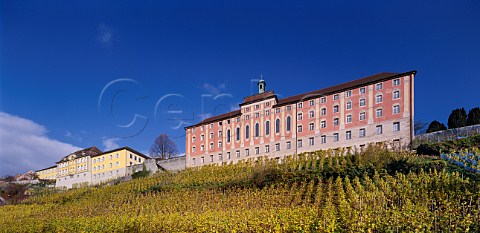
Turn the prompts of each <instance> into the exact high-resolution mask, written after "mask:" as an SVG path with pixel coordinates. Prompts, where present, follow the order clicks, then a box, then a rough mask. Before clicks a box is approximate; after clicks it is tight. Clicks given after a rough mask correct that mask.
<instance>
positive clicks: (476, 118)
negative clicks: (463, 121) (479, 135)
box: [467, 107, 480, 125]
mask: <svg viewBox="0 0 480 233" xmlns="http://www.w3.org/2000/svg"><path fill="white" fill-rule="evenodd" d="M478 124H480V108H479V107H476V108H472V109H470V111H469V112H468V117H467V125H478Z"/></svg>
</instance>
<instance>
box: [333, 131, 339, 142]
mask: <svg viewBox="0 0 480 233" xmlns="http://www.w3.org/2000/svg"><path fill="white" fill-rule="evenodd" d="M338 137H339V134H338V133H334V134H333V141H334V142H338Z"/></svg>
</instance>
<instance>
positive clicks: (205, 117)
mask: <svg viewBox="0 0 480 233" xmlns="http://www.w3.org/2000/svg"><path fill="white" fill-rule="evenodd" d="M212 116H213V115H212V114H211V113H200V114H198V117H200V121H203V120H205V119H207V118H210V117H212Z"/></svg>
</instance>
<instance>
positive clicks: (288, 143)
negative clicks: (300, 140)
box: [287, 141, 292, 150]
mask: <svg viewBox="0 0 480 233" xmlns="http://www.w3.org/2000/svg"><path fill="white" fill-rule="evenodd" d="M291 148H292V143H291V142H290V141H288V142H287V150H289V149H291Z"/></svg>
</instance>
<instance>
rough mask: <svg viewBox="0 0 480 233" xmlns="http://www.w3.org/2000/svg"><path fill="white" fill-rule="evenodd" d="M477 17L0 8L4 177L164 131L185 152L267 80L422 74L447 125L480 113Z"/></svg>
mask: <svg viewBox="0 0 480 233" xmlns="http://www.w3.org/2000/svg"><path fill="white" fill-rule="evenodd" d="M387 2H388V3H387ZM478 12H480V2H478V1H249V2H244V1H205V2H199V1H142V2H139V1H49V0H46V1H29V0H25V1H13V0H12V1H11V0H5V1H1V2H0V112H1V114H0V120H1V121H0V126H1V128H0V130H1V131H0V137H1V138H0V144H1V145H0V176H1V175H5V174H14V173H19V172H24V171H25V170H27V169H33V170H35V169H40V168H42V167H44V166H48V165H50V164H53V163H54V162H55V161H56V160H57V159H59V158H60V157H61V156H64V155H66V153H68V151H70V150H74V149H77V148H85V147H89V146H93V145H96V146H97V147H99V148H100V149H102V150H104V149H110V148H113V147H116V146H130V147H132V148H134V149H137V150H139V151H142V152H147V151H148V149H149V147H150V145H151V144H152V142H153V140H154V139H155V137H156V136H157V135H159V134H160V133H167V134H169V135H171V136H172V137H173V138H174V140H175V141H176V143H177V145H178V148H179V151H180V152H183V151H184V144H185V143H184V137H183V133H184V131H183V127H184V126H185V125H184V124H183V123H187V124H188V123H196V122H198V121H199V120H201V119H202V117H207V116H209V115H215V114H218V113H223V112H227V111H230V110H231V109H234V108H235V107H236V106H238V103H240V102H241V101H242V100H243V97H244V96H247V95H250V94H252V93H253V91H254V90H255V80H256V79H258V78H259V76H260V74H263V77H264V78H265V79H266V81H267V89H273V90H275V92H276V93H278V94H279V95H280V96H281V97H282V96H283V97H286V96H290V95H294V94H299V93H303V92H307V91H312V90H316V89H321V88H324V87H328V86H331V85H335V84H339V83H342V82H346V81H350V80H352V79H357V78H361V77H364V76H368V75H372V74H375V73H379V72H384V71H385V72H404V71H410V70H418V74H417V78H416V90H415V104H416V108H415V114H416V116H415V117H416V120H423V121H428V122H430V121H432V120H439V121H441V122H445V123H446V121H447V118H448V115H449V113H450V112H451V110H452V109H454V108H458V107H465V108H466V109H467V111H468V109H470V108H473V107H476V106H479V105H480V103H479V99H480V92H479V91H478V87H479V86H480V64H479V63H480V24H479V22H480V14H478ZM102 91H103V92H102ZM135 116H136V118H135ZM32 138H33V139H32ZM40 148H42V149H40Z"/></svg>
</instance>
